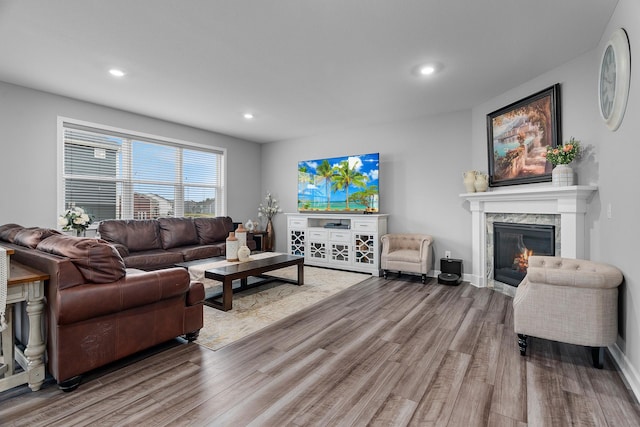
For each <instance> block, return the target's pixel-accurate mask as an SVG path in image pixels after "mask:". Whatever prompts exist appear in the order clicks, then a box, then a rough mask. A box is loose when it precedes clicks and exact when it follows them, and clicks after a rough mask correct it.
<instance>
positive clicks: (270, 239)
mask: <svg viewBox="0 0 640 427" xmlns="http://www.w3.org/2000/svg"><path fill="white" fill-rule="evenodd" d="M266 231H267V235H266V236H265V238H264V250H265V251H266V252H273V246H274V242H275V239H276V236H275V233H274V231H273V223H272V222H271V218H269V220H268V221H267V230H266Z"/></svg>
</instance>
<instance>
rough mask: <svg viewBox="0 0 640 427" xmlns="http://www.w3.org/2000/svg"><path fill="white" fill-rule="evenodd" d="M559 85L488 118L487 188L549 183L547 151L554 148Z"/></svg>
mask: <svg viewBox="0 0 640 427" xmlns="http://www.w3.org/2000/svg"><path fill="white" fill-rule="evenodd" d="M560 140H561V132H560V84H559V83H556V84H554V85H553V86H551V87H548V88H546V89H543V90H541V91H540V92H536V93H534V94H533V95H530V96H528V97H526V98H523V99H521V100H519V101H516V102H514V103H512V104H509V105H507V106H506V107H503V108H501V109H499V110H496V111H494V112H492V113H489V114H487V147H488V159H489V186H490V187H499V186H505V185H518V184H530V183H536V182H549V181H551V171H552V169H553V166H552V165H551V163H549V162H547V159H546V151H547V147H548V146H551V147H557V146H558V143H559V141H560Z"/></svg>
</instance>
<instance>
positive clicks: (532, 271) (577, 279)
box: [527, 256, 623, 289]
mask: <svg viewBox="0 0 640 427" xmlns="http://www.w3.org/2000/svg"><path fill="white" fill-rule="evenodd" d="M622 278H623V277H622V272H621V271H620V270H618V269H617V268H616V267H614V266H612V265H609V264H604V263H598V262H594V261H588V260H583V259H571V258H560V257H550V256H532V257H529V267H528V268H527V279H528V281H529V282H532V283H545V284H548V285H557V286H571V287H577V288H592V289H611V288H616V287H618V286H619V285H620V283H622Z"/></svg>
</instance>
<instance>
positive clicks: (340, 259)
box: [330, 242, 351, 264]
mask: <svg viewBox="0 0 640 427" xmlns="http://www.w3.org/2000/svg"><path fill="white" fill-rule="evenodd" d="M330 245H331V262H336V263H344V264H349V263H350V262H351V257H350V256H349V255H350V253H349V252H350V247H349V246H350V245H349V244H348V243H337V242H332V243H330Z"/></svg>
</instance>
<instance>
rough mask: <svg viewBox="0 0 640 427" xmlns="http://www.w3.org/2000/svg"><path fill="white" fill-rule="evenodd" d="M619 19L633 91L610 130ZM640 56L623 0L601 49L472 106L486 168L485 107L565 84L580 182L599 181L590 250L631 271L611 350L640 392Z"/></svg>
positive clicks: (637, 21)
mask: <svg viewBox="0 0 640 427" xmlns="http://www.w3.org/2000/svg"><path fill="white" fill-rule="evenodd" d="M619 27H624V28H625V29H626V30H627V33H628V35H629V41H630V46H631V57H632V70H631V72H632V76H631V93H630V95H629V101H628V105H627V110H626V114H625V118H624V121H623V122H622V125H621V126H620V128H619V129H618V130H617V131H616V132H611V131H609V130H608V129H607V127H606V126H605V124H604V122H603V121H602V119H601V118H600V115H599V112H598V94H597V81H598V71H599V62H600V57H601V54H602V50H603V48H604V45H605V43H606V42H607V40H608V39H609V36H610V35H611V33H612V32H613V31H614V30H615V29H616V28H619ZM637 58H640V2H638V1H637V0H620V2H619V3H618V6H617V8H616V11H615V13H614V15H613V16H612V18H611V21H610V23H609V25H608V26H607V28H606V30H605V32H604V34H603V37H602V40H601V43H600V45H599V46H598V47H597V48H596V49H593V50H591V51H589V52H586V53H585V54H583V55H582V56H580V57H579V58H577V59H574V60H572V61H570V62H568V63H566V64H564V65H563V66H561V67H558V68H556V69H554V70H552V71H551V72H549V73H546V74H543V75H541V76H539V77H537V78H536V79H534V80H531V81H529V82H528V83H526V84H524V85H522V86H519V87H517V88H514V89H512V90H510V91H508V92H506V93H504V94H502V95H500V96H498V97H496V98H493V99H491V100H489V101H487V102H485V103H484V104H482V105H479V106H477V107H475V108H473V111H472V135H473V136H472V142H471V144H472V146H471V150H472V159H473V160H472V165H473V167H474V168H478V169H482V168H486V165H487V149H486V139H487V134H486V115H487V114H488V113H490V112H492V111H494V110H496V109H498V108H500V107H503V106H505V105H508V104H510V103H511V102H514V101H517V100H519V99H521V98H523V97H525V96H527V95H530V94H532V93H535V92H537V91H539V90H541V89H544V88H546V87H549V86H551V85H552V84H554V83H560V84H561V113H562V119H561V120H562V140H563V141H566V140H568V139H569V138H570V137H571V136H574V137H575V138H576V139H579V140H581V141H582V143H583V145H584V146H585V148H586V151H585V155H584V156H583V158H582V159H580V160H579V161H577V162H575V163H573V164H572V167H573V168H574V170H575V171H576V173H577V179H578V184H581V185H586V184H595V185H597V186H598V192H597V194H596V195H595V196H594V198H593V200H592V201H591V202H590V204H589V208H588V214H587V228H588V233H589V236H590V242H589V247H588V248H587V258H590V259H592V260H595V261H601V262H606V263H610V264H613V265H615V266H617V267H618V268H620V269H621V270H622V272H623V274H624V276H625V281H624V283H623V285H622V286H621V287H620V316H619V318H620V325H619V332H620V337H619V339H618V342H617V346H616V347H615V348H614V349H613V350H614V356H615V357H616V358H617V361H618V362H619V364H620V365H621V368H622V369H623V371H624V372H625V376H626V377H627V378H628V379H629V381H630V383H631V385H632V387H634V391H635V392H636V395H638V396H640V375H639V372H640V320H639V319H640V263H639V262H638V258H637V254H638V245H639V243H640V224H639V221H638V215H639V213H640V197H639V196H640V191H638V184H637V182H638V179H637V177H636V175H637V173H636V171H637V169H638V165H639V160H640V143H639V140H638V136H639V135H640V121H639V120H638V117H640V67H638V66H637V63H638V61H637ZM539 185H545V184H539ZM546 185H548V184H546ZM609 204H610V205H611V208H612V217H611V218H608V217H607V207H608V205H609Z"/></svg>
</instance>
